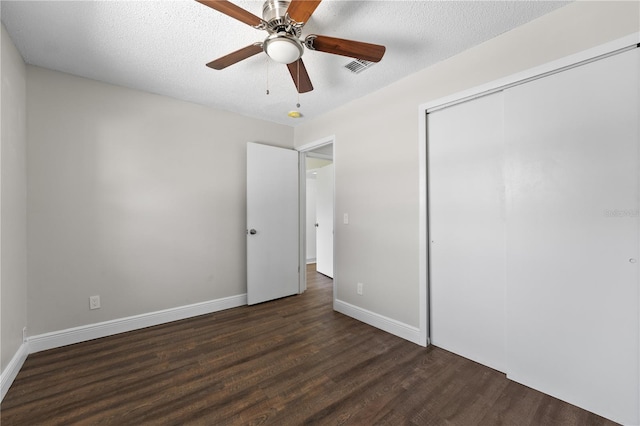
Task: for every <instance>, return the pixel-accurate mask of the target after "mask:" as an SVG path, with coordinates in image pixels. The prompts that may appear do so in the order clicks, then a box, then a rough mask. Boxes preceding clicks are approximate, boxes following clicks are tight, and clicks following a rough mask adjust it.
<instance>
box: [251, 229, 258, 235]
mask: <svg viewBox="0 0 640 426" xmlns="http://www.w3.org/2000/svg"><path fill="white" fill-rule="evenodd" d="M249 233H250V234H251V235H255V234H257V233H258V231H256V230H255V229H253V228H251V229H250V230H249Z"/></svg>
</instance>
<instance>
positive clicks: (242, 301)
mask: <svg viewBox="0 0 640 426" xmlns="http://www.w3.org/2000/svg"><path fill="white" fill-rule="evenodd" d="M246 304H247V295H246V294H239V295H237V296H231V297H225V298H222V299H216V300H210V301H207V302H200V303H194V304H192V305H186V306H179V307H176V308H170V309H164V310H162V311H156V312H149V313H146V314H141V315H134V316H131V317H126V318H120V319H115V320H111V321H104V322H100V323H96V324H89V325H83V326H80V327H73V328H68V329H66V330H59V331H53V332H51V333H44V334H39V335H36V336H31V337H29V338H28V339H27V343H28V348H29V353H35V352H40V351H44V350H47V349H53V348H58V347H61V346H66V345H71V344H74V343H80V342H85V341H87V340H93V339H98V338H101V337H106V336H111V335H114V334H118V333H125V332H127V331H132V330H138V329H141V328H146V327H151V326H154V325H159V324H165V323H168V322H172V321H178V320H181V319H185V318H191V317H195V316H198V315H204V314H210V313H212V312H217V311H222V310H225V309H230V308H236V307H238V306H244V305H246Z"/></svg>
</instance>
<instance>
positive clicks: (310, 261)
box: [307, 257, 316, 265]
mask: <svg viewBox="0 0 640 426" xmlns="http://www.w3.org/2000/svg"><path fill="white" fill-rule="evenodd" d="M312 263H316V258H315V257H312V258H310V259H307V265H311V264H312Z"/></svg>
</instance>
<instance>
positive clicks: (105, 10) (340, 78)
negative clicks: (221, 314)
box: [0, 0, 566, 126]
mask: <svg viewBox="0 0 640 426" xmlns="http://www.w3.org/2000/svg"><path fill="white" fill-rule="evenodd" d="M234 3H236V4H237V5H239V6H241V7H243V8H245V9H247V10H248V11H250V12H252V13H253V14H254V15H257V16H262V2H259V1H247V0H237V1H234ZM564 4H566V2H558V1H553V2H547V1H524V0H518V1H338V0H324V1H323V2H322V3H321V4H320V5H319V6H318V8H317V9H316V11H315V13H314V14H313V16H312V17H311V19H310V20H309V22H308V23H307V25H306V26H305V27H304V29H303V37H304V36H305V35H307V34H311V33H314V34H322V35H328V36H334V37H340V38H347V39H353V40H358V41H365V42H370V43H376V44H382V45H385V46H386V47H387V52H386V54H385V57H384V58H383V59H382V61H381V62H380V63H378V64H376V65H374V66H373V67H371V68H369V69H367V70H365V71H364V72H362V73H360V74H352V73H351V72H350V71H348V70H346V69H345V68H344V65H346V64H347V63H349V62H351V59H349V58H345V57H342V56H335V55H330V54H327V53H321V52H314V51H309V50H306V51H305V53H304V55H303V59H304V62H305V65H306V68H307V70H308V73H309V76H310V78H311V81H312V82H313V85H314V89H315V90H314V91H312V92H310V93H307V94H302V95H300V103H301V108H300V111H301V112H302V114H303V118H302V119H297V120H296V119H292V118H289V117H288V116H287V112H288V111H290V110H293V109H296V108H295V106H296V105H295V104H296V102H297V101H298V95H297V93H296V91H295V87H294V85H293V82H292V80H291V76H290V75H289V72H288V70H287V68H286V66H285V65H281V64H277V63H275V62H272V61H269V60H268V59H267V56H266V55H265V54H258V55H256V56H254V57H252V58H249V59H247V60H244V61H242V62H240V63H237V64H235V65H232V66H231V67H229V68H226V69H224V70H221V71H215V70H212V69H209V68H207V67H206V66H205V64H206V63H207V62H210V61H211V60H213V59H216V58H218V57H220V56H223V55H226V54H227V53H230V52H232V51H234V50H237V49H239V48H241V47H244V46H247V45H249V44H252V43H254V42H257V41H262V40H263V39H264V38H265V37H266V35H267V33H266V31H260V30H256V29H254V28H251V27H249V26H247V25H245V24H243V23H241V22H239V21H237V20H235V19H232V18H230V17H228V16H226V15H223V14H221V13H219V12H216V11H214V10H213V9H210V8H208V7H206V6H204V5H202V4H199V3H197V2H195V1H193V0H184V1H42V2H41V1H2V3H1V5H0V8H1V9H0V14H1V18H2V22H3V23H4V24H5V26H6V28H7V31H8V32H9V34H10V35H11V38H12V40H13V41H14V43H15V44H16V46H17V48H18V49H19V51H20V52H21V54H22V56H23V58H24V59H25V61H26V62H27V63H28V64H32V65H37V66H41V67H45V68H50V69H54V70H59V71H63V72H67V73H71V74H75V75H79V76H82V77H88V78H92V79H95V80H100V81H104V82H108V83H112V84H117V85H121V86H125V87H131V88H135V89H140V90H144V91H147V92H152V93H158V94H162V95H166V96H170V97H173V98H177V99H182V100H186V101H190V102H195V103H199V104H203V105H208V106H212V107H215V108H221V109H225V110H229V111H233V112H237V113H241V114H244V115H247V116H251V117H257V118H262V119H265V120H269V121H273V122H277V123H282V124H287V125H292V126H293V125H296V124H299V123H300V122H303V121H305V120H309V119H311V118H313V117H316V116H318V115H320V114H322V113H324V112H326V111H329V110H331V109H333V108H335V107H337V106H339V105H342V104H344V103H346V102H349V101H350V100H352V99H356V98H358V97H361V96H364V95H366V94H367V93H370V92H373V91H375V90H377V89H379V88H382V87H384V86H387V85H389V84H391V83H392V82H394V81H397V80H399V79H401V78H402V77H404V76H407V75H409V74H411V73H414V72H416V71H418V70H420V69H422V68H425V67H427V66H429V65H432V64H434V63H436V62H439V61H442V60H443V59H446V58H448V57H451V56H453V55H455V54H457V53H459V52H461V51H463V50H466V49H468V48H470V47H472V46H475V45H477V44H480V43H482V42H483V41H486V40H488V39H490V38H492V37H495V36H497V35H499V34H501V33H503V32H506V31H508V30H510V29H512V28H515V27H517V26H519V25H522V24H524V23H526V22H528V21H530V20H532V19H535V18H536V17H538V16H541V15H543V14H546V13H549V12H551V11H552V10H554V9H557V8H558V7H561V6H563V5H564ZM267 81H268V86H269V90H270V94H269V95H267V94H266V88H267Z"/></svg>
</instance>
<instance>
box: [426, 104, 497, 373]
mask: <svg viewBox="0 0 640 426" xmlns="http://www.w3.org/2000/svg"><path fill="white" fill-rule="evenodd" d="M502 104H503V101H502V92H499V93H495V94H493V95H490V96H485V97H482V98H479V99H475V100H473V101H470V102H465V103H462V104H459V105H455V106H452V107H449V108H446V109H443V110H440V111H436V112H433V113H430V114H429V115H428V118H427V119H428V129H429V130H428V132H429V133H428V141H429V142H428V143H429V206H430V210H429V226H430V227H429V229H430V239H431V241H430V245H429V251H430V262H431V267H430V270H431V276H430V287H431V341H432V343H433V344H434V345H436V346H440V347H442V348H444V349H447V350H450V351H452V352H455V353H457V354H460V355H462V356H464V357H466V358H469V359H472V360H474V361H477V362H480V363H482V364H484V365H488V366H490V367H492V368H495V369H496V370H499V371H505V364H506V361H505V324H504V323H505V319H504V312H505V297H504V293H505V277H504V271H505V217H504V208H505V206H504V178H503V163H504V139H503V121H502V116H503V112H502Z"/></svg>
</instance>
